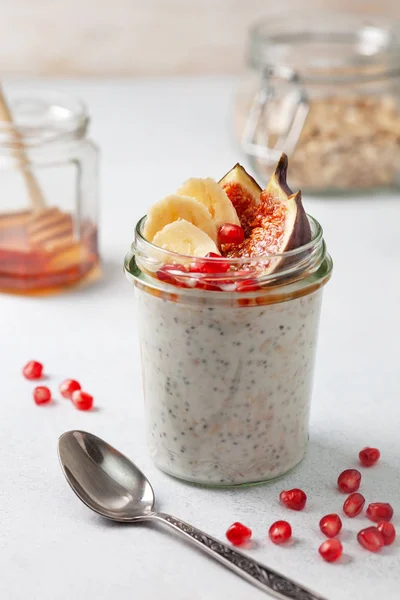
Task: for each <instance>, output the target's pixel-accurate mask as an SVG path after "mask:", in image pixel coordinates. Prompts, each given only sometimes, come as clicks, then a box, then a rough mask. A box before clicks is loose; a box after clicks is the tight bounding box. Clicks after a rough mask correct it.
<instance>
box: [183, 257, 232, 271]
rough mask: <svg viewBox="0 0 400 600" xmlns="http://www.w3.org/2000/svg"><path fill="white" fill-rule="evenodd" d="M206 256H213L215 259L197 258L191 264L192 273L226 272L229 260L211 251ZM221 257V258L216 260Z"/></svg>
mask: <svg viewBox="0 0 400 600" xmlns="http://www.w3.org/2000/svg"><path fill="white" fill-rule="evenodd" d="M204 258H213V259H215V260H201V259H200V260H197V261H196V262H193V263H192V264H191V265H190V269H189V270H190V272H191V273H226V272H227V271H229V268H230V265H229V262H228V261H227V260H224V259H223V258H221V256H220V255H219V254H216V253H215V252H209V253H208V254H206V256H205V257H204ZM216 259H219V260H216Z"/></svg>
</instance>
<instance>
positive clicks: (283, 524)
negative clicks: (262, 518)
mask: <svg viewBox="0 0 400 600" xmlns="http://www.w3.org/2000/svg"><path fill="white" fill-rule="evenodd" d="M268 535H269V539H270V540H271V542H274V544H283V543H284V542H287V541H288V540H290V538H291V537H292V528H291V526H290V524H289V523H288V522H287V521H275V523H272V525H271V527H270V528H269V531H268Z"/></svg>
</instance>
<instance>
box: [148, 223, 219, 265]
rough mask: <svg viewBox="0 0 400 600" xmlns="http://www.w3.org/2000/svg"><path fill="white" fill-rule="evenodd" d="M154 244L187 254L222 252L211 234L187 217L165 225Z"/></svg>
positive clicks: (156, 236)
mask: <svg viewBox="0 0 400 600" xmlns="http://www.w3.org/2000/svg"><path fill="white" fill-rule="evenodd" d="M153 244H154V245H155V246H159V247H160V248H163V249H164V250H170V251H171V252H177V253H178V254H185V255H186V256H205V255H206V254H208V253H209V252H215V254H219V253H220V252H219V250H218V248H217V246H216V245H215V244H214V242H213V241H212V239H211V238H210V236H209V235H207V234H206V233H204V231H202V230H201V229H199V228H198V227H196V225H193V223H189V221H185V219H179V220H178V221H174V222H173V223H169V224H168V225H165V227H163V228H162V229H161V231H158V232H157V233H156V235H155V236H154V238H153Z"/></svg>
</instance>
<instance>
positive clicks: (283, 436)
mask: <svg viewBox="0 0 400 600" xmlns="http://www.w3.org/2000/svg"><path fill="white" fill-rule="evenodd" d="M286 168H287V158H286V157H285V156H284V155H283V156H282V158H281V160H280V161H279V163H278V166H277V169H276V171H275V173H274V176H273V177H272V178H271V182H270V184H269V185H268V186H267V188H266V189H265V190H264V191H262V190H261V188H259V187H258V185H257V184H256V182H254V180H252V178H251V177H250V176H249V175H248V174H247V173H246V171H245V170H244V169H243V167H241V166H240V165H236V166H235V167H234V168H233V169H232V170H231V171H230V172H229V173H228V174H227V175H226V176H225V177H224V178H223V179H222V180H221V181H220V182H219V183H218V184H217V183H216V182H215V181H214V180H210V179H205V180H195V179H193V180H188V181H187V182H186V183H185V184H184V185H183V187H182V188H180V190H179V193H181V194H183V195H179V193H178V194H175V195H171V196H168V197H166V198H165V199H164V200H162V201H160V202H159V203H157V204H155V205H154V206H153V207H152V208H151V209H150V211H149V213H148V215H147V217H144V218H143V219H141V220H140V221H139V223H138V224H137V226H136V230H135V241H134V243H133V245H132V251H131V253H129V254H128V255H127V257H126V260H125V273H126V276H127V278H128V280H130V281H131V282H132V283H133V285H134V287H135V296H136V304H137V311H138V316H139V318H138V326H139V339H140V347H141V359H142V373H143V390H144V398H145V407H146V428H147V438H148V445H149V450H150V454H151V456H152V458H153V460H154V462H155V463H156V465H157V466H158V467H160V468H161V469H162V470H164V471H165V472H167V473H169V474H171V475H173V476H176V477H179V478H182V479H184V480H187V481H191V482H194V483H200V484H205V485H213V486H227V485H241V484H248V483H256V482H262V481H267V480H269V479H272V478H275V477H278V476H280V475H282V474H284V473H286V472H287V471H289V470H290V469H292V468H293V467H294V466H296V465H297V464H298V463H299V462H300V461H301V460H302V458H303V456H304V454H305V452H306V449H307V442H308V421H309V412H310V403H311V394H312V383H313V371H314V363H315V350H316V343H317V336H318V323H319V316H320V308H321V298H322V288H323V286H324V285H325V283H326V282H327V281H328V280H329V278H330V275H331V270H332V261H331V258H330V256H329V254H328V253H327V251H326V246H325V242H324V239H323V235H322V229H321V227H320V225H319V224H318V223H317V221H315V219H313V218H312V217H309V216H307V215H306V213H305V212H304V209H303V207H302V204H301V195H300V193H299V192H298V193H296V194H293V193H292V192H291V190H290V189H289V188H288V186H287V184H286ZM225 191H226V193H225ZM184 194H189V197H188V196H185V195H184ZM190 194H192V196H193V197H192V196H190ZM202 194H203V197H202ZM259 197H260V198H259ZM210 199H211V200H210ZM201 203H203V205H202V206H200V208H199V207H198V205H199V204H201ZM180 211H181V212H180ZM221 222H222V225H221V224H220V223H221ZM238 223H240V224H238Z"/></svg>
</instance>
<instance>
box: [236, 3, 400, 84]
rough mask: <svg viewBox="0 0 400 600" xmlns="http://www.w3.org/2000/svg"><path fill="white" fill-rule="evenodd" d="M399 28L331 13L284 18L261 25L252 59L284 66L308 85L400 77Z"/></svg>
mask: <svg viewBox="0 0 400 600" xmlns="http://www.w3.org/2000/svg"><path fill="white" fill-rule="evenodd" d="M399 31H400V28H399V25H398V24H396V23H394V24H393V23H391V22H390V21H388V20H386V19H375V18H374V19H373V20H371V21H365V20H364V19H362V18H361V17H360V16H352V15H340V14H329V13H315V11H314V12H312V13H309V14H307V13H304V12H302V13H301V14H293V13H291V14H290V15H287V14H286V15H283V16H280V17H276V18H271V19H268V20H266V21H264V20H263V21H260V22H259V23H256V24H255V25H254V26H253V28H252V29H251V32H250V44H249V51H248V61H249V63H250V65H251V67H253V68H255V69H257V70H261V71H262V70H264V69H265V68H266V67H268V66H271V65H272V66H275V65H280V66H281V67H287V68H290V69H292V70H293V71H294V72H295V73H296V75H297V76H298V78H299V79H301V80H302V81H303V82H320V81H343V82H354V81H355V80H361V81H363V80H366V81H367V80H371V79H372V80H373V79H377V78H378V79H379V78H387V77H393V76H399V75H400V42H399V39H400V38H399Z"/></svg>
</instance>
